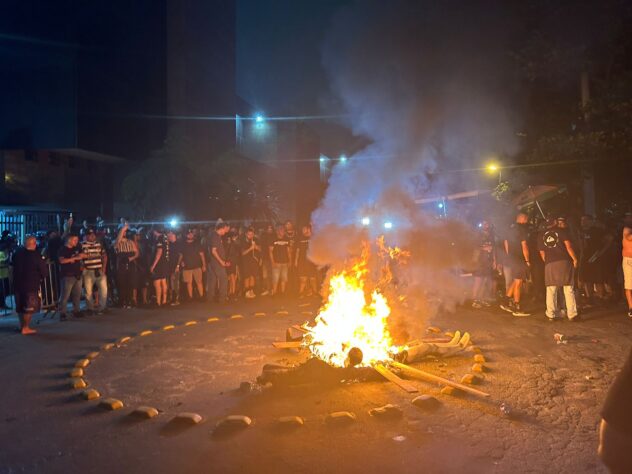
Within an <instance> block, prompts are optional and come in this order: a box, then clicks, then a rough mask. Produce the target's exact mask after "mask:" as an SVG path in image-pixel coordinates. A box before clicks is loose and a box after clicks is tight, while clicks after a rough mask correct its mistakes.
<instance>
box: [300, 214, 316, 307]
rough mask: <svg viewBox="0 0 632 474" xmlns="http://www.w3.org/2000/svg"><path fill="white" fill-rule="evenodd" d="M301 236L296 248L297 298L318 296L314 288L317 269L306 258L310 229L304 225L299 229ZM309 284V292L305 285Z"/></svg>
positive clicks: (310, 235)
mask: <svg viewBox="0 0 632 474" xmlns="http://www.w3.org/2000/svg"><path fill="white" fill-rule="evenodd" d="M301 233H302V236H301V238H300V239H299V240H298V242H297V246H296V260H295V262H296V271H297V273H298V277H299V285H300V286H299V296H300V297H301V298H302V297H306V296H315V295H317V294H318V288H317V286H316V276H317V274H318V269H317V268H316V265H314V263H313V262H312V261H311V260H310V259H309V258H308V257H307V253H308V252H309V240H310V238H311V237H312V227H311V226H308V225H305V226H303V228H302V229H301ZM308 283H309V291H307V290H308V288H307V284H308Z"/></svg>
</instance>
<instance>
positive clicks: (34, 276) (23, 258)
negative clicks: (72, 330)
mask: <svg viewBox="0 0 632 474" xmlns="http://www.w3.org/2000/svg"><path fill="white" fill-rule="evenodd" d="M46 273H47V271H46V263H45V260H44V257H43V256H42V255H40V254H39V253H38V252H37V239H36V238H35V237H34V236H32V235H31V236H28V237H27V238H26V240H25V242H24V247H22V248H20V249H18V251H17V252H16V253H15V255H14V256H13V283H14V292H15V309H16V311H17V313H18V315H19V317H20V331H21V332H22V334H25V335H26V334H34V333H36V332H37V331H35V329H31V328H30V323H31V318H32V316H33V313H36V312H37V311H39V309H40V297H39V294H38V292H39V287H40V282H41V281H42V280H43V279H44V278H45V277H46Z"/></svg>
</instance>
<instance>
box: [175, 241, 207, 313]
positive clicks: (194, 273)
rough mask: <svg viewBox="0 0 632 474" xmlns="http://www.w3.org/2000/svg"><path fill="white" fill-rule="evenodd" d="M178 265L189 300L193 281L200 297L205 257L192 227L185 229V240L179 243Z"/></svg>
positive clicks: (191, 294) (201, 294)
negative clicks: (180, 267)
mask: <svg viewBox="0 0 632 474" xmlns="http://www.w3.org/2000/svg"><path fill="white" fill-rule="evenodd" d="M179 250H180V258H179V260H178V264H179V266H182V268H183V270H182V280H183V281H184V284H185V285H186V287H187V294H188V295H189V300H192V299H193V283H194V282H195V287H196V288H197V292H198V295H199V296H200V298H201V297H202V296H203V295H204V285H203V284H202V274H203V273H204V272H206V259H205V258H204V250H203V249H202V246H201V245H200V244H199V242H197V241H196V240H195V236H194V234H193V229H189V230H188V231H187V236H186V240H185V241H184V242H182V244H181V245H180V249H179Z"/></svg>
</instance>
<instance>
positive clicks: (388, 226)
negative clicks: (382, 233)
mask: <svg viewBox="0 0 632 474" xmlns="http://www.w3.org/2000/svg"><path fill="white" fill-rule="evenodd" d="M384 228H385V229H387V230H388V229H392V228H393V223H392V222H391V221H386V222H385V223H384Z"/></svg>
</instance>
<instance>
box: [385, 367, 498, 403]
mask: <svg viewBox="0 0 632 474" xmlns="http://www.w3.org/2000/svg"><path fill="white" fill-rule="evenodd" d="M391 365H392V366H393V367H396V368H398V369H399V370H401V371H402V372H403V373H404V374H406V375H407V376H409V377H413V378H416V379H421V380H426V381H429V382H436V383H439V384H442V385H448V386H450V387H454V388H457V389H459V390H463V391H464V392H467V393H471V394H472V395H476V396H477V397H489V393H486V392H483V391H481V390H477V389H475V388H472V387H470V386H469V385H465V384H462V383H458V382H453V381H452V380H450V379H445V378H443V377H439V376H438V375H433V374H430V373H428V372H425V371H423V370H419V369H415V368H414V367H411V366H409V365H406V364H402V363H400V362H391Z"/></svg>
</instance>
